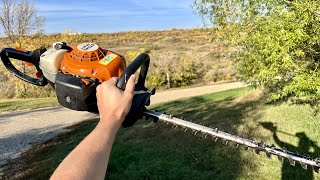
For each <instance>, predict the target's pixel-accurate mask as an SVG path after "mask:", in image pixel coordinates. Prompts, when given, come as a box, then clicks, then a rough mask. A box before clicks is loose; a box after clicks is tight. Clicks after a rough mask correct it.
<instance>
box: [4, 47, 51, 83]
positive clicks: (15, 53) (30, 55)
mask: <svg viewBox="0 0 320 180" xmlns="http://www.w3.org/2000/svg"><path fill="white" fill-rule="evenodd" d="M45 51H46V49H45V48H40V49H37V50H35V51H26V52H23V51H19V50H17V49H13V48H5V49H3V50H2V51H1V53H0V56H1V60H2V62H3V64H4V66H5V67H6V68H7V69H8V70H9V71H10V72H11V73H13V74H14V75H15V76H16V77H17V78H19V79H21V80H24V81H26V82H28V83H31V84H34V85H37V86H45V85H47V84H48V81H47V79H46V78H45V77H44V76H43V73H42V70H41V69H40V67H39V62H40V56H41V54H42V53H44V52H45ZM9 58H13V59H16V60H21V61H25V62H29V63H32V64H33V65H34V66H35V67H36V69H37V71H38V72H39V75H40V77H39V78H33V77H30V76H28V75H26V74H24V73H22V72H21V71H19V70H18V69H17V68H15V67H14V66H13V64H12V63H11V61H10V59H9Z"/></svg>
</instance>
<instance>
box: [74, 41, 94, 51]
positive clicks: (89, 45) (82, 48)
mask: <svg viewBox="0 0 320 180" xmlns="http://www.w3.org/2000/svg"><path fill="white" fill-rule="evenodd" d="M77 48H78V49H79V50H80V51H95V50H98V49H99V46H98V45H96V44H94V43H82V44H79V45H78V46H77Z"/></svg>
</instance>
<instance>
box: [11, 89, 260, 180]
mask: <svg viewBox="0 0 320 180" xmlns="http://www.w3.org/2000/svg"><path fill="white" fill-rule="evenodd" d="M231 92H233V91H231ZM238 94H239V93H238ZM238 94H235V95H238ZM235 95H232V94H231V95H230V94H229V95H228V96H227V97H221V98H218V100H217V98H216V97H215V96H212V95H208V96H201V97H194V98H190V99H186V100H183V101H174V102H171V103H167V104H163V105H160V106H158V107H156V108H157V109H159V111H167V112H168V113H172V114H174V115H176V116H177V117H184V118H186V119H187V120H193V122H195V123H201V124H204V125H205V126H209V125H211V126H214V127H218V128H220V129H223V130H225V131H226V132H230V133H236V134H237V133H238V127H239V126H241V125H243V124H244V122H243V119H244V118H245V117H246V116H247V115H248V113H249V114H254V116H253V117H252V118H254V119H255V118H259V117H260V112H259V111H260V110H261V109H260V107H259V104H260V99H256V100H251V101H246V100H241V101H238V99H237V98H236V97H235ZM95 125H96V121H94V120H93V121H87V122H83V123H80V124H78V125H75V126H73V127H71V128H69V130H70V131H68V132H65V133H63V134H60V135H59V136H57V137H56V138H54V139H52V140H49V141H47V142H45V143H41V144H37V145H34V146H33V147H32V148H31V149H30V150H29V151H27V152H25V153H23V154H22V156H21V157H18V158H17V159H15V160H12V161H10V162H9V163H8V164H7V167H8V168H7V169H8V171H7V172H5V177H10V178H12V177H14V178H15V179H29V178H33V179H48V177H50V175H51V174H52V172H53V171H54V170H55V168H56V167H57V166H58V165H59V163H60V162H61V161H62V160H63V158H64V157H65V156H66V155H67V154H68V153H69V152H70V151H71V150H72V149H73V148H74V147H75V146H76V145H77V144H78V143H79V142H80V141H81V140H82V139H83V138H84V137H85V136H86V135H87V134H88V133H89V132H90V131H92V129H93V128H94V127H95ZM249 129H250V127H249ZM251 133H254V128H252V129H250V130H248V131H247V134H246V135H248V136H250V135H251ZM241 135H242V134H241ZM255 162H256V161H254V160H252V157H250V158H248V157H243V155H242V150H239V149H236V148H234V147H230V146H225V145H222V143H216V144H215V143H214V142H213V141H212V140H211V138H207V139H204V138H203V137H200V136H194V135H192V133H191V132H189V131H187V132H186V133H184V132H183V131H182V130H178V129H173V128H171V126H164V125H162V124H161V123H157V124H154V123H152V122H150V121H142V120H140V121H139V122H138V123H137V124H136V125H135V126H134V127H132V128H125V129H121V130H120V131H119V133H118V135H117V138H116V141H115V143H114V146H113V149H112V153H111V156H110V160H109V165H108V170H107V174H106V178H107V179H238V178H239V177H242V176H243V173H245V172H244V171H248V168H249V169H250V170H252V171H254V170H255V167H256V163H255Z"/></svg>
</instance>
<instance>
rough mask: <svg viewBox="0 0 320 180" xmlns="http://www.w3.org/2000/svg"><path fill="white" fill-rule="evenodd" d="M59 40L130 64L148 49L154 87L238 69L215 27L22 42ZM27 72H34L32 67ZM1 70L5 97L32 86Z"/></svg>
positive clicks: (36, 42) (37, 41)
mask: <svg viewBox="0 0 320 180" xmlns="http://www.w3.org/2000/svg"><path fill="white" fill-rule="evenodd" d="M57 41H64V42H67V43H69V44H73V43H80V42H94V43H97V44H98V45H100V46H101V47H102V48H106V49H110V50H112V51H115V52H117V53H119V54H122V55H124V56H125V57H126V59H127V61H128V63H130V62H131V61H132V60H133V59H134V58H135V57H136V56H137V55H138V54H139V53H141V52H148V53H149V54H150V56H151V59H152V62H151V67H150V75H149V79H148V84H149V85H152V86H160V87H167V88H169V87H180V86H188V85H191V84H195V83H196V84H197V83H201V84H204V83H205V84H207V83H211V82H217V81H223V80H233V79H235V72H234V70H233V68H232V65H231V62H230V60H229V59H228V57H229V54H230V52H231V51H232V49H230V48H225V46H224V45H223V43H221V41H219V40H218V38H217V37H216V33H215V30H214V29H188V30H180V29H173V30H170V31H138V32H121V33H104V34H76V35H69V34H52V35H38V36H37V37H25V38H23V39H22V40H21V42H20V44H22V47H23V48H24V49H27V50H33V49H36V48H38V47H40V46H45V47H50V46H51V44H52V43H53V42H57ZM6 42H7V41H6V39H5V38H2V39H0V46H1V47H2V48H3V47H7V46H11V47H14V46H15V45H6V44H10V43H6ZM27 71H28V72H30V73H31V72H32V73H31V74H34V73H33V70H31V69H28V70H27ZM0 73H1V75H2V76H3V77H5V76H6V77H5V78H2V79H4V80H5V81H8V82H10V83H11V85H10V92H8V88H6V87H8V84H1V85H0V92H2V93H3V94H2V96H4V97H6V96H8V95H5V93H9V94H11V95H9V97H21V95H19V94H17V92H16V93H13V92H12V88H15V89H16V90H17V88H18V91H20V90H19V87H17V86H29V85H20V84H22V83H21V82H19V83H20V84H19V85H17V83H16V81H17V80H16V79H14V80H12V77H10V76H8V74H6V73H5V70H4V67H3V65H2V64H1V65H0ZM4 86H6V87H4ZM28 89H31V88H28ZM32 91H33V90H32ZM18 93H19V92H18ZM25 94H26V93H25ZM27 94H28V95H25V96H32V97H38V96H39V95H38V94H34V93H27ZM31 94H34V95H31ZM49 94H50V93H49ZM0 97H1V95H0ZM22 97H23V96H22Z"/></svg>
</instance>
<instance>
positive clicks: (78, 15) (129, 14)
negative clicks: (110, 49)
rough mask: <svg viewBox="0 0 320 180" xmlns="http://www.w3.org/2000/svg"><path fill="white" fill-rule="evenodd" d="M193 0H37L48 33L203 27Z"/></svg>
mask: <svg viewBox="0 0 320 180" xmlns="http://www.w3.org/2000/svg"><path fill="white" fill-rule="evenodd" d="M192 2H193V0H86V1H84V0H77V1H68V0H54V1H53V0H47V1H44V0H35V4H36V6H37V9H38V11H39V12H38V13H39V15H42V16H45V17H46V22H45V32H46V33H55V32H63V31H64V30H65V29H73V30H74V31H77V32H87V33H99V32H119V31H134V30H163V29H172V28H196V27H202V22H201V19H200V17H199V16H198V15H196V14H194V13H193V9H192V7H191V5H192Z"/></svg>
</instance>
